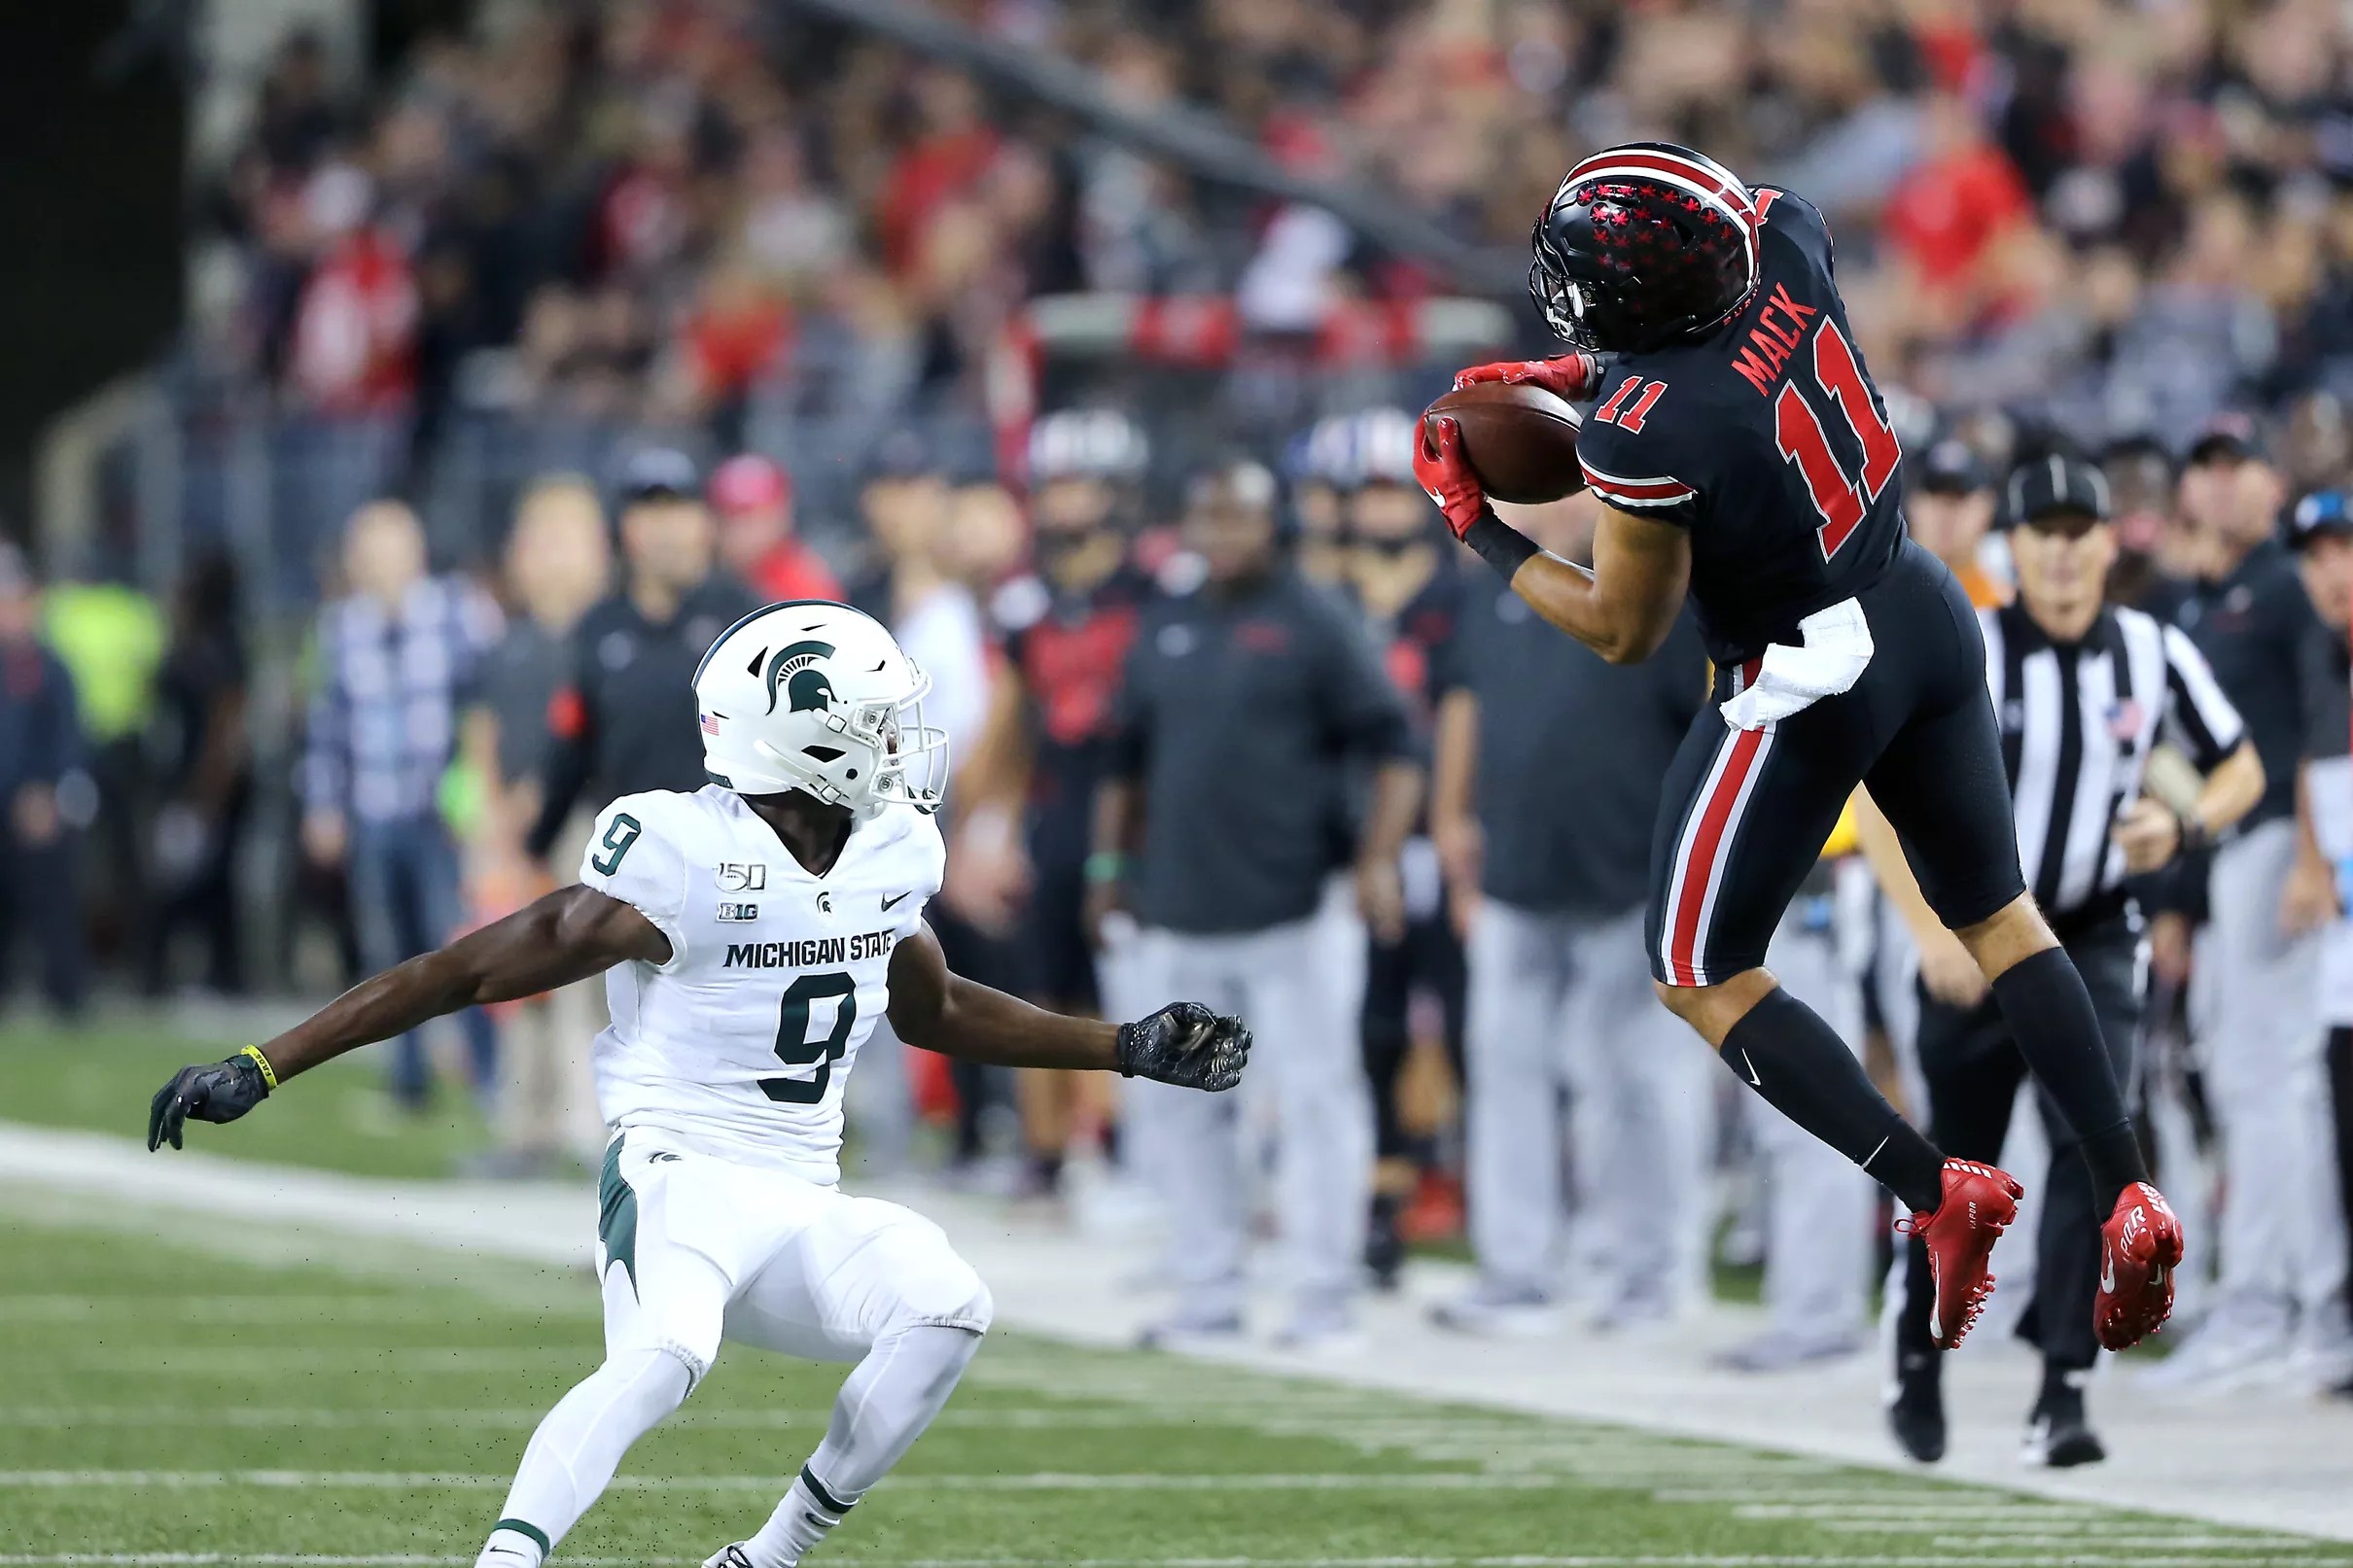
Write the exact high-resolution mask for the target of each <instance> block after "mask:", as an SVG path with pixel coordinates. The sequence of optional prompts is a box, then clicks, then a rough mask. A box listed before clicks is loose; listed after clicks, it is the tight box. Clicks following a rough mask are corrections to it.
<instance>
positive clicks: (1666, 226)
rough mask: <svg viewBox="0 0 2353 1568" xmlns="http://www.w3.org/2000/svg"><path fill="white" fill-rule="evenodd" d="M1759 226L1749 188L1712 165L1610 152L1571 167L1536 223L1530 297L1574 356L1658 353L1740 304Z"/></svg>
mask: <svg viewBox="0 0 2353 1568" xmlns="http://www.w3.org/2000/svg"><path fill="white" fill-rule="evenodd" d="M1756 226H1757V219H1756V207H1755V203H1754V202H1753V201H1752V200H1751V199H1750V197H1749V194H1748V191H1747V188H1746V187H1744V186H1743V185H1741V184H1740V182H1739V181H1738V179H1736V178H1734V177H1733V175H1732V174H1731V172H1730V171H1728V170H1726V169H1725V168H1724V167H1723V166H1722V165H1721V164H1718V163H1716V162H1715V161H1713V160H1712V159H1710V158H1707V157H1703V156H1702V155H1700V154H1698V153H1694V152H1692V151H1690V150H1689V149H1688V148H1681V147H1675V146H1672V145H1671V144H1668V143H1666V142H1630V143H1627V144H1626V145H1624V146H1622V147H1613V148H1608V149H1605V150H1604V151H1602V152H1599V153H1596V154H1595V155H1594V156H1593V157H1588V158H1586V159H1584V160H1583V161H1582V162H1580V163H1578V164H1577V166H1576V167H1574V168H1572V169H1570V170H1569V172H1568V177H1567V178H1566V179H1564V180H1563V181H1562V182H1561V189H1560V190H1559V191H1558V192H1555V193H1554V196H1553V199H1552V202H1551V204H1550V205H1549V206H1547V207H1546V208H1545V211H1544V214H1543V216H1542V217H1540V218H1538V219H1537V220H1536V225H1535V228H1534V231H1533V233H1532V234H1531V235H1530V236H1529V238H1530V246H1531V249H1532V250H1533V251H1534V253H1535V259H1534V261H1531V262H1530V263H1529V266H1528V295H1529V297H1530V298H1532V299H1533V300H1534V301H1535V304H1536V308H1537V309H1538V310H1539V311H1541V312H1542V313H1543V316H1544V320H1545V324H1546V325H1547V326H1549V327H1550V328H1551V329H1552V330H1553V331H1554V332H1555V333H1557V334H1558V335H1559V336H1561V337H1562V338H1563V340H1565V341H1566V342H1568V343H1570V344H1571V345H1573V346H1574V347H1577V348H1581V349H1585V350H1588V351H1590V352H1596V353H1601V352H1619V353H1644V352H1648V351H1650V350H1654V349H1658V348H1662V347H1665V346H1666V345H1668V344H1669V343H1672V342H1676V341H1678V340H1680V339H1683V338H1687V337H1692V336H1696V335H1698V334H1700V333H1702V332H1705V331H1709V330H1710V329H1712V328H1714V327H1716V326H1718V325H1720V324H1721V323H1722V322H1724V321H1725V320H1726V319H1727V318H1729V317H1731V316H1733V315H1735V314H1737V313H1738V311H1740V310H1741V309H1742V308H1744V307H1745V306H1746V305H1747V303H1748V301H1749V299H1750V298H1751V297H1752V296H1754V294H1755V293H1756V287H1757V277H1758V268H1757V249H1756Z"/></svg>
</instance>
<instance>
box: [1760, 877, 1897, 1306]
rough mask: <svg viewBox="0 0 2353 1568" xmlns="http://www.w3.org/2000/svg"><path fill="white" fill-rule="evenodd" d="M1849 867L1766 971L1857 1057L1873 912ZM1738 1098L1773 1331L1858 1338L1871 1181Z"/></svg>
mask: <svg viewBox="0 0 2353 1568" xmlns="http://www.w3.org/2000/svg"><path fill="white" fill-rule="evenodd" d="M1850 869H1851V870H1853V871H1859V870H1860V868H1859V867H1851V868H1849V867H1842V868H1841V889H1840V892H1841V894H1842V895H1843V896H1841V897H1839V898H1837V899H1836V900H1835V910H1836V912H1835V914H1831V913H1830V912H1829V911H1827V910H1825V908H1824V903H1826V902H1832V901H1830V900H1825V901H1822V902H1814V903H1813V904H1812V907H1811V908H1810V910H1809V900H1807V899H1800V900H1799V901H1798V902H1797V903H1795V904H1793V905H1791V906H1790V911H1789V913H1788V914H1786V915H1784V916H1783V917H1782V918H1781V923H1780V926H1779V928H1778V929H1776V930H1775V931H1774V937H1773V946H1772V947H1771V948H1769V949H1768V950H1767V951H1766V955H1765V966H1766V967H1767V968H1769V969H1771V970H1772V971H1773V972H1774V978H1775V979H1777V980H1779V981H1780V982H1781V985H1782V988H1783V989H1784V990H1786V991H1787V992H1788V993H1789V994H1790V995H1792V996H1794V997H1796V998H1797V999H1798V1000H1799V1001H1802V1002H1804V1003H1805V1004H1806V1005H1807V1006H1809V1007H1810V1008H1812V1009H1813V1010H1814V1011H1815V1012H1816V1013H1819V1014H1820V1015H1821V1017H1822V1021H1823V1022H1824V1023H1826V1024H1828V1025H1829V1026H1830V1027H1831V1028H1834V1029H1836V1030H1838V1032H1839V1038H1841V1039H1843V1040H1844V1041H1845V1042H1846V1043H1847V1045H1848V1047H1849V1048H1851V1049H1852V1050H1853V1051H1854V1053H1855V1054H1856V1055H1857V1056H1861V1055H1862V1052H1863V980H1862V965H1863V961H1864V960H1863V957H1862V953H1861V952H1860V951H1858V949H1859V948H1860V946H1861V944H1860V942H1859V941H1858V940H1857V924H1858V923H1862V924H1863V926H1864V928H1868V922H1869V920H1870V904H1869V898H1868V887H1867V885H1865V884H1860V883H1857V882H1856V880H1855V878H1854V876H1853V875H1850V874H1848V873H1849V870H1850ZM1863 875H1864V876H1866V877H1867V876H1868V873H1863ZM1826 914H1830V918H1829V919H1827V920H1825V919H1824V916H1825V915H1826ZM1809 916H1810V917H1811V918H1810V919H1809ZM1740 1100H1741V1103H1743V1104H1744V1105H1746V1106H1747V1109H1748V1114H1749V1115H1750V1116H1751V1117H1752V1118H1753V1120H1752V1121H1751V1122H1750V1124H1749V1125H1750V1127H1751V1128H1752V1129H1753V1130H1754V1132H1755V1133H1756V1140H1757V1152H1758V1155H1759V1156H1760V1159H1761V1163H1762V1165H1763V1167H1764V1172H1765V1191H1766V1209H1765V1306H1766V1308H1767V1310H1768V1311H1769V1312H1770V1313H1771V1314H1772V1318H1773V1326H1774V1330H1775V1331H1776V1332H1780V1333H1787V1334H1790V1335H1793V1336H1800V1337H1804V1338H1809V1339H1811V1338H1817V1337H1818V1338H1824V1339H1828V1338H1834V1337H1837V1336H1840V1335H1859V1334H1860V1333H1861V1332H1862V1330H1863V1326H1864V1322H1865V1317H1866V1312H1867V1309H1868V1299H1869V1295H1870V1288H1871V1247H1872V1228H1871V1217H1872V1205H1873V1202H1874V1200H1875V1196H1876V1194H1875V1189H1874V1184H1873V1182H1872V1180H1871V1178H1870V1177H1869V1176H1868V1175H1866V1174H1864V1172H1863V1170H1862V1168H1861V1167H1858V1166H1856V1165H1855V1164H1854V1163H1853V1162H1851V1161H1849V1160H1848V1159H1847V1158H1846V1157H1845V1156H1844V1155H1843V1154H1841V1153H1839V1152H1838V1151H1837V1150H1836V1149H1833V1148H1831V1147H1830V1146H1829V1145H1828V1144H1826V1143H1823V1142H1821V1141H1820V1140H1818V1139H1816V1138H1815V1137H1813V1136H1812V1135H1811V1134H1810V1133H1809V1132H1806V1131H1805V1130H1804V1129H1803V1128H1801V1127H1799V1126H1798V1125H1797V1124H1796V1123H1795V1122H1792V1121H1791V1120H1789V1118H1787V1117H1786V1116H1783V1115H1781V1114H1780V1113H1779V1112H1778V1111H1776V1110H1774V1108H1773V1107H1772V1106H1771V1105H1768V1104H1766V1103H1765V1101H1763V1100H1761V1099H1758V1098H1755V1097H1754V1096H1752V1095H1748V1094H1743V1095H1742V1096H1741V1097H1740Z"/></svg>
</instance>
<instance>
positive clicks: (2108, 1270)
mask: <svg viewBox="0 0 2353 1568" xmlns="http://www.w3.org/2000/svg"><path fill="white" fill-rule="evenodd" d="M2100 1289H2101V1290H2103V1291H2105V1292H2107V1293H2108V1294H2109V1295H2111V1296H2113V1295H2115V1294H2116V1254H2115V1253H2113V1252H2102V1253H2101V1255H2100Z"/></svg>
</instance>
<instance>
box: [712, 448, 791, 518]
mask: <svg viewBox="0 0 2353 1568" xmlns="http://www.w3.org/2000/svg"><path fill="white" fill-rule="evenodd" d="M709 493H710V498H711V505H713V506H714V507H716V508H717V509H718V510H719V511H720V513H721V514H723V515H725V516H729V517H735V516H740V515H742V514H743V513H745V512H748V511H767V510H770V509H772V508H775V507H778V506H789V505H791V504H792V476H791V475H790V474H789V473H787V472H786V471H785V470H784V468H783V466H782V465H780V464H777V463H773V462H770V461H769V460H768V459H766V458H764V457H761V456H760V455H759V454H758V453H757V452H745V453H742V454H741V455H739V456H736V457H731V458H729V459H728V460H727V461H726V462H724V463H722V464H720V466H719V469H718V470H717V471H715V472H714V473H713V474H712V475H711V485H710V492H709Z"/></svg>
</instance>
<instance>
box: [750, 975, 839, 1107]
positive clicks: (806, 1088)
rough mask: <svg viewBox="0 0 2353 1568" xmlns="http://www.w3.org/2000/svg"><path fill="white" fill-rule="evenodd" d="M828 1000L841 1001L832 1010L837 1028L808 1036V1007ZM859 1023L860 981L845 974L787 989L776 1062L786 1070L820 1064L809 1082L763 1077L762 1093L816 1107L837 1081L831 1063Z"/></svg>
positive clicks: (820, 977) (778, 1028)
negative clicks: (835, 998)
mask: <svg viewBox="0 0 2353 1568" xmlns="http://www.w3.org/2000/svg"><path fill="white" fill-rule="evenodd" d="M828 996H838V997H840V998H841V1005H840V1006H839V1007H837V1008H835V1009H834V1010H833V1028H830V1029H828V1030H827V1031H826V1032H825V1037H824V1038H823V1039H817V1040H812V1039H810V1038H809V1004H810V1003H811V1002H813V1001H823V1000H825V998H826V997H828ZM857 1022H858V982H857V981H855V980H853V979H851V978H850V977H849V976H848V975H846V974H839V973H835V974H829V975H802V976H801V977H800V978H799V979H798V980H795V981H794V982H792V984H791V985H790V986H789V987H787V988H786V990H785V1000H784V1005H783V1006H782V1007H780V1008H779V1009H778V1010H777V1017H776V1060H777V1061H779V1062H782V1063H784V1064H785V1065H786V1066H788V1067H805V1066H807V1065H809V1064H810V1063H817V1071H816V1072H814V1073H812V1074H811V1075H810V1076H808V1077H806V1078H762V1079H760V1080H759V1092H760V1093H761V1094H763V1095H765V1096H767V1097H768V1098H770V1099H773V1100H775V1101H776V1102H777V1103H778V1104H780V1105H814V1104H816V1103H817V1102H818V1101H819V1100H821V1099H824V1098H825V1087H826V1085H828V1084H830V1083H831V1082H832V1081H833V1063H836V1062H839V1061H840V1060H841V1057H842V1052H843V1051H844V1050H845V1049H846V1048H847V1047H848V1046H849V1044H850V1029H851V1028H852V1026H854V1025H856V1024H857Z"/></svg>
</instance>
